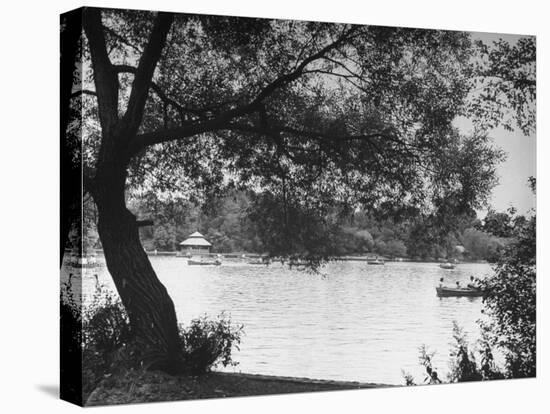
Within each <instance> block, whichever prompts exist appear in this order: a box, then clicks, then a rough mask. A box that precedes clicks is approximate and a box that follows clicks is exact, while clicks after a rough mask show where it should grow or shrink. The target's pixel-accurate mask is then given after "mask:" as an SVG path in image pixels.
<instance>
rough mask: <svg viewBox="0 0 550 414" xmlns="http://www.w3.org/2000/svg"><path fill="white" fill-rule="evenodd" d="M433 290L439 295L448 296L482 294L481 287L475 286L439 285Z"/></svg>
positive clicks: (476, 295) (475, 295)
mask: <svg viewBox="0 0 550 414" xmlns="http://www.w3.org/2000/svg"><path fill="white" fill-rule="evenodd" d="M435 291H436V292H437V296H439V297H449V296H469V297H478V296H483V291H482V290H481V289H475V288H460V287H458V288H454V287H453V288H452V287H445V286H440V287H436V288H435Z"/></svg>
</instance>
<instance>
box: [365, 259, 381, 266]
mask: <svg viewBox="0 0 550 414" xmlns="http://www.w3.org/2000/svg"><path fill="white" fill-rule="evenodd" d="M367 264H370V265H383V264H385V263H384V261H383V260H379V259H367Z"/></svg>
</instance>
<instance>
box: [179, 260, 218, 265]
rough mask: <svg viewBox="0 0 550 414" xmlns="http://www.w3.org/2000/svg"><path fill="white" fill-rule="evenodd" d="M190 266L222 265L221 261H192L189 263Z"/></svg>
mask: <svg viewBox="0 0 550 414" xmlns="http://www.w3.org/2000/svg"><path fill="white" fill-rule="evenodd" d="M187 264H188V265H189V266H219V265H221V264H222V261H221V260H220V259H216V260H191V259H189V260H188V261H187Z"/></svg>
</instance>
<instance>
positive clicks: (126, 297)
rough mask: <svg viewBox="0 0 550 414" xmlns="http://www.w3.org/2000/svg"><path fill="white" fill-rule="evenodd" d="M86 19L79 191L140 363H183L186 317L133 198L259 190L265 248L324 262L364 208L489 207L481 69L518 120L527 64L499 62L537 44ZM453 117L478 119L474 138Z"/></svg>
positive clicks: (148, 17)
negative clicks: (181, 326)
mask: <svg viewBox="0 0 550 414" xmlns="http://www.w3.org/2000/svg"><path fill="white" fill-rule="evenodd" d="M82 24H83V29H84V30H83V33H84V35H83V36H82V38H81V44H80V56H81V61H80V62H79V63H80V64H81V67H77V69H78V70H76V72H78V73H77V74H76V75H77V76H76V77H75V79H74V80H73V87H74V93H73V94H72V108H71V109H72V110H73V114H74V115H75V116H74V117H73V119H72V121H71V122H70V123H69V125H68V128H67V131H68V135H69V137H71V136H72V137H80V136H81V137H82V140H83V142H82V144H83V145H82V148H83V151H82V154H81V157H82V163H83V173H84V174H83V184H84V188H85V190H86V191H87V192H89V193H90V194H91V196H92V198H93V200H94V203H95V204H96V207H97V214H98V233H99V237H100V239H101V243H102V246H103V249H104V252H105V258H106V261H107V266H108V268H109V272H110V274H111V275H112V276H113V280H114V282H115V285H116V287H117V290H118V291H119V293H120V296H121V299H122V301H123V304H124V306H125V308H126V309H127V311H128V315H129V318H130V321H131V323H132V327H133V329H134V331H135V332H136V337H137V340H138V343H139V345H140V348H141V349H143V359H144V361H147V365H148V366H152V367H155V368H160V369H164V370H171V369H177V367H181V364H180V363H179V362H180V361H181V352H180V350H179V348H178V331H177V320H176V315H175V311H174V306H173V303H172V300H171V299H170V296H169V295H168V293H167V291H166V288H165V287H164V286H163V285H162V283H160V281H159V280H158V278H157V277H156V275H155V273H154V269H153V268H152V266H151V263H150V262H149V260H148V258H147V256H146V254H145V252H144V251H143V247H142V245H141V242H140V239H139V234H138V226H139V222H138V221H137V220H136V217H135V212H132V211H130V210H129V209H128V205H127V198H128V197H129V196H131V195H132V194H137V195H143V194H147V193H154V194H155V196H156V197H159V198H165V199H167V198H177V199H180V200H186V201H190V202H194V203H197V202H198V203H203V204H205V203H206V201H208V200H211V199H212V198H214V197H217V196H219V195H220V194H221V193H222V192H223V190H224V189H225V188H227V187H235V188H238V189H249V190H253V193H254V198H253V200H252V201H253V203H252V208H251V209H250V217H256V218H258V217H260V218H261V220H256V222H257V223H259V224H258V225H260V226H261V231H260V232H259V234H260V235H261V237H262V240H261V241H262V242H263V243H264V246H265V247H266V249H267V250H268V251H269V253H271V254H275V255H278V256H300V257H303V256H305V257H306V258H308V257H309V258H311V260H312V262H315V263H317V262H319V261H320V260H324V259H325V258H327V257H328V256H329V255H332V254H333V248H334V247H335V246H338V243H337V238H335V237H332V236H333V235H338V234H339V233H338V232H336V231H332V230H333V228H334V226H335V225H336V223H338V219H339V217H340V216H341V215H349V214H350V213H351V212H353V211H356V210H357V209H363V210H366V211H374V212H376V213H377V214H381V215H385V216H387V217H403V216H405V217H406V216H413V215H416V216H422V217H426V222H428V223H430V225H431V227H432V228H434V229H439V233H440V235H441V233H443V232H444V231H445V230H444V229H445V226H447V225H452V223H453V220H450V219H449V218H450V217H451V216H453V215H456V216H458V215H461V214H468V213H469V212H471V211H472V210H473V209H476V208H479V207H481V206H483V205H484V204H485V203H486V201H487V196H488V195H489V192H490V189H491V188H492V186H493V185H494V184H495V182H496V176H495V168H496V165H497V163H498V162H499V161H500V160H501V159H502V154H501V153H500V151H498V150H496V149H495V148H494V147H493V146H492V145H491V143H490V139H489V137H488V135H487V133H486V131H485V130H484V128H485V127H486V126H494V125H495V124H498V123H499V122H502V119H501V113H500V112H498V111H497V112H495V111H492V112H491V109H490V108H489V109H486V106H484V104H485V103H486V102H489V101H491V99H492V98H491V97H492V95H487V94H486V95H483V96H479V95H478V97H477V98H475V96H474V99H473V98H472V93H474V92H475V82H474V78H476V77H477V78H481V79H482V80H483V79H487V78H488V77H489V76H491V77H496V75H499V76H500V75H502V79H505V82H501V83H498V84H497V83H490V84H486V88H487V90H494V89H495V88H497V87H498V88H500V91H502V93H503V94H504V96H505V97H506V99H508V100H509V102H512V105H513V108H514V109H515V110H516V112H517V113H518V114H520V115H525V114H529V112H528V110H527V112H526V111H525V110H524V109H525V108H526V106H527V107H528V104H529V103H530V102H531V101H532V100H533V99H534V90H533V89H532V88H530V87H529V85H528V84H526V83H525V82H524V80H526V79H527V80H530V79H531V78H530V76H531V73H530V72H528V76H525V77H520V76H518V75H519V72H518V71H512V70H507V67H506V66H503V65H502V64H500V63H499V62H501V61H507V60H513V62H515V64H516V65H515V66H517V67H520V68H521V70H523V69H525V67H526V66H527V67H529V65H530V64H532V63H533V62H532V61H531V60H530V59H532V56H531V55H529V53H531V50H532V48H531V46H530V44H529V40H528V41H526V43H521V44H520V43H518V45H517V47H511V48H506V46H505V45H502V44H501V45H499V44H497V45H496V50H497V52H495V53H492V52H491V50H493V49H487V50H484V49H483V48H480V47H476V45H475V44H474V43H473V42H472V39H471V37H470V35H469V34H468V33H465V32H453V31H443V30H425V29H410V28H395V27H377V26H359V25H350V24H331V23H321V22H305V21H292V20H272V19H253V18H240V17H221V16H204V15H192V14H173V13H163V12H159V13H155V12H146V11H133V10H114V9H97V8H85V9H83V11H82ZM478 46H479V45H478ZM498 51H500V52H498ZM479 53H481V54H485V55H488V63H487V65H486V67H484V66H481V65H479V64H478V63H479ZM524 54H527V57H526V58H525V59H523V55H524ZM476 62H477V63H476ZM483 70H485V72H483ZM522 73H523V72H522ZM510 81H511V82H512V84H513V86H514V88H515V89H514V90H513V91H512V90H511V89H510V86H509V85H510V83H509V82H510ZM495 85H496V86H495ZM499 85H500V86H499ZM524 85H526V87H524ZM515 91H519V92H518V94H516V92H515ZM499 96H500V95H499ZM523 98H525V99H523ZM476 99H477V100H476ZM476 102H477V104H476ZM499 102H500V101H499ZM497 104H498V102H497ZM499 105H500V104H499ZM503 105H504V104H503ZM503 105H500V107H502V106H503ZM497 106H498V105H497ZM494 114H496V115H497V116H496V117H495V116H493V115H494ZM80 115H81V116H80ZM461 115H462V116H467V117H473V118H475V119H474V120H475V121H476V122H475V124H476V129H475V131H474V132H473V133H472V134H470V135H468V136H464V135H462V134H461V133H460V132H459V131H458V130H457V129H456V128H454V127H453V120H455V119H456V118H457V117H458V116H461ZM82 120H83V121H82ZM532 121H533V119H532V118H531V117H530V116H527V121H525V122H524V121H520V118H519V117H518V123H520V126H521V127H525V128H527V127H529V126H530V125H532V123H533V122H532ZM74 147H75V148H80V146H78V145H77V146H74ZM68 148H73V147H72V146H68ZM76 157H77V158H79V159H80V154H79V155H77V156H76ZM327 235H329V236H331V237H327ZM363 236H365V237H364V239H365V240H366V241H367V243H368V242H369V239H368V236H367V235H366V234H364V233H363ZM384 243H386V242H384ZM381 246H382V245H381ZM382 247H384V246H382ZM385 247H386V248H387V247H388V246H387V244H386V246H385ZM402 247H403V246H401V245H399V246H398V245H394V246H392V248H395V249H402Z"/></svg>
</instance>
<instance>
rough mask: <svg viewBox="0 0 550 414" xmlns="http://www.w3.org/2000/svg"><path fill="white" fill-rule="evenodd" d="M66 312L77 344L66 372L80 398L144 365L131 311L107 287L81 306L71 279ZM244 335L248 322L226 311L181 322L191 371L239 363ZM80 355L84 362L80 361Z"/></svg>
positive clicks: (66, 325)
mask: <svg viewBox="0 0 550 414" xmlns="http://www.w3.org/2000/svg"><path fill="white" fill-rule="evenodd" d="M61 310H62V312H61V328H62V338H64V340H65V343H66V344H68V342H69V341H71V342H72V344H73V346H72V347H70V346H68V345H67V347H66V349H67V350H68V351H69V352H72V353H73V354H74V356H73V359H72V360H71V361H72V362H73V364H74V365H73V366H74V370H72V371H71V372H65V375H67V378H70V379H71V381H73V383H74V384H78V383H80V382H82V393H83V395H82V396H81V397H80V396H79V398H83V399H84V400H85V399H86V398H87V396H88V395H89V394H90V393H91V392H92V391H93V389H94V388H95V387H96V386H97V384H98V383H99V382H100V381H101V380H103V379H104V378H108V377H110V376H111V375H112V374H113V373H114V372H117V371H119V370H128V369H137V368H140V367H141V358H140V350H139V349H138V348H137V347H136V346H135V342H134V340H135V337H134V335H133V332H132V328H131V324H130V320H129V319H128V315H127V313H126V310H125V309H124V306H123V305H122V302H121V300H120V298H119V297H118V295H116V294H114V293H113V292H112V291H111V290H110V289H109V288H108V287H106V286H105V285H102V284H96V288H95V290H94V294H93V296H92V298H91V300H90V303H89V304H87V305H86V307H84V308H81V306H80V302H79V294H78V292H75V291H74V289H73V286H72V283H71V282H70V281H68V282H67V283H65V284H64V285H63V286H62V297H61ZM242 335H243V326H242V325H234V324H233V323H232V322H231V319H230V318H229V317H228V316H226V315H225V314H221V315H219V316H218V318H217V319H215V320H210V319H208V317H207V316H206V315H204V316H202V317H201V318H198V319H195V320H193V321H192V322H191V325H190V326H189V327H187V328H184V327H183V326H180V341H181V348H182V354H183V359H184V361H185V367H186V372H187V373H190V374H193V375H199V374H203V373H206V372H208V371H209V370H210V369H212V368H214V367H216V366H218V365H222V366H224V367H225V366H228V365H237V364H238V363H237V362H236V361H234V360H233V358H232V352H233V349H234V348H235V349H237V350H238V349H239V348H238V344H239V343H240V341H241V336H242ZM80 358H81V359H82V362H81V365H80V364H77V363H76V362H77V361H78V360H79V359H80ZM66 366H67V369H70V368H71V365H69V364H66ZM81 369H82V370H81ZM76 392H78V390H76V389H75V390H73V393H76Z"/></svg>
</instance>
